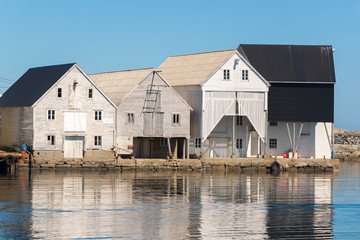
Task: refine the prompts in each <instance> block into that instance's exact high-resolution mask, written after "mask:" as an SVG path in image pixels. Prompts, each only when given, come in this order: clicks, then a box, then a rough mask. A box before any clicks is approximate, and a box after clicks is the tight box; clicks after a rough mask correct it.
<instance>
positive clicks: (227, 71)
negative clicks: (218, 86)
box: [224, 69, 230, 80]
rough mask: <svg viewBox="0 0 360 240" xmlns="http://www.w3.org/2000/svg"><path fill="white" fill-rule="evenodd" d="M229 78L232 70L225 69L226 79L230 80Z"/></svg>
mask: <svg viewBox="0 0 360 240" xmlns="http://www.w3.org/2000/svg"><path fill="white" fill-rule="evenodd" d="M229 79H230V70H229V69H224V80H229Z"/></svg>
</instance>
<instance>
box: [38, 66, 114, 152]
mask: <svg viewBox="0 0 360 240" xmlns="http://www.w3.org/2000/svg"><path fill="white" fill-rule="evenodd" d="M75 80H76V81H77V82H78V84H77V85H76V91H75V93H74V88H73V83H74V81H75ZM58 88H62V97H61V98H58V95H57V93H58ZM89 88H92V89H93V98H92V99H88V89H89ZM48 110H55V111H56V116H55V120H48V119H47V111H48ZM94 110H102V111H103V112H102V120H101V121H95V120H94ZM64 111H65V112H66V111H79V112H82V114H86V131H80V132H72V131H68V132H66V131H65V130H64ZM33 119H34V142H33V148H34V150H61V151H62V150H64V138H65V135H68V136H73V135H74V136H75V135H80V136H84V138H85V150H87V149H102V150H111V148H112V146H113V144H114V131H115V107H114V106H113V105H112V104H111V103H110V102H109V101H108V100H107V99H106V98H105V97H104V95H103V94H102V93H101V92H100V91H98V90H97V89H96V88H95V86H94V85H92V83H91V82H90V81H89V80H88V79H87V78H86V76H85V75H84V74H83V73H82V72H81V71H80V70H79V69H78V68H77V67H75V68H73V69H72V70H71V71H70V72H68V74H67V75H65V76H64V77H63V78H62V80H61V81H60V82H58V83H57V84H56V85H55V86H53V88H52V89H51V90H50V91H49V92H48V93H47V94H46V95H45V96H44V97H43V98H42V99H41V100H40V101H39V102H38V103H37V104H36V106H34V116H33ZM47 135H55V145H54V146H51V145H48V144H47ZM94 136H101V137H102V146H101V147H98V146H94Z"/></svg>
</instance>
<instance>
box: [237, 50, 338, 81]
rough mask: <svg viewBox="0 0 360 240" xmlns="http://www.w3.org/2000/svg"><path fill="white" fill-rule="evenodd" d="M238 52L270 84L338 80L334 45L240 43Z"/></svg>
mask: <svg viewBox="0 0 360 240" xmlns="http://www.w3.org/2000/svg"><path fill="white" fill-rule="evenodd" d="M238 51H239V52H240V54H242V55H243V56H244V57H245V58H246V59H247V60H248V61H249V62H250V64H251V65H252V66H253V67H254V68H255V69H256V70H257V71H258V72H259V73H260V74H261V75H262V76H263V77H264V78H265V79H266V80H267V81H268V82H270V83H271V82H297V83H300V82H303V83H335V71H334V60H333V50H332V46H317V45H259V44H240V45H239V47H238Z"/></svg>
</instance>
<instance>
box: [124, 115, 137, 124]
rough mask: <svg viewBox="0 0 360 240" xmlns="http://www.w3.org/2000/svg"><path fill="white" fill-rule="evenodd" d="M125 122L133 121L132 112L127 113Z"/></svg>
mask: <svg viewBox="0 0 360 240" xmlns="http://www.w3.org/2000/svg"><path fill="white" fill-rule="evenodd" d="M126 117H127V118H126V123H135V116H134V113H127V115H126Z"/></svg>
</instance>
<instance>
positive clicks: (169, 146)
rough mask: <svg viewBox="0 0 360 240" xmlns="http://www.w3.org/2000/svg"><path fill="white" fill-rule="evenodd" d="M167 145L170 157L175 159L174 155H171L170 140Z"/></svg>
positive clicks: (168, 139)
mask: <svg viewBox="0 0 360 240" xmlns="http://www.w3.org/2000/svg"><path fill="white" fill-rule="evenodd" d="M167 143H168V150H169V156H170V157H173V156H172V153H171V145H170V138H167Z"/></svg>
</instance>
